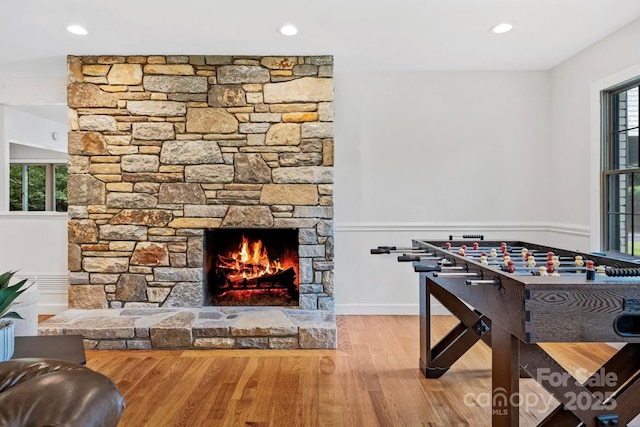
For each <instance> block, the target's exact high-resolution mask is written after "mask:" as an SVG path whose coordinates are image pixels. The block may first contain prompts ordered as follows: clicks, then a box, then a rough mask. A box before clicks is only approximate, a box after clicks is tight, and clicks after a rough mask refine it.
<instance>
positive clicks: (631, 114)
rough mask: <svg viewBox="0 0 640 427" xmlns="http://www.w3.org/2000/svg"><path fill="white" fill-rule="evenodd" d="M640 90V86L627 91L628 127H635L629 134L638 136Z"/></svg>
mask: <svg viewBox="0 0 640 427" xmlns="http://www.w3.org/2000/svg"><path fill="white" fill-rule="evenodd" d="M639 94H640V90H639V89H638V87H634V88H633V89H629V90H628V91H627V129H633V128H635V129H634V130H632V131H631V130H630V131H629V136H635V137H636V138H637V137H638V118H639V117H638V113H639V110H640V109H639V108H638V106H639V104H640V99H639V98H640V96H639Z"/></svg>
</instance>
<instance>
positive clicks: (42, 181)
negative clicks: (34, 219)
mask: <svg viewBox="0 0 640 427" xmlns="http://www.w3.org/2000/svg"><path fill="white" fill-rule="evenodd" d="M9 210H11V211H56V212H66V211H67V165H65V164H44V165H42V164H19V163H12V164H11V165H10V167H9Z"/></svg>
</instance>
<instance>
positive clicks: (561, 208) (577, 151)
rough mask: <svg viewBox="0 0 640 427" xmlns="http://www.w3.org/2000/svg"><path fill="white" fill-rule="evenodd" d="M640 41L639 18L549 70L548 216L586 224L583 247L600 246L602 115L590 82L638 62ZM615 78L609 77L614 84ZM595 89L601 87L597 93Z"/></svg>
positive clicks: (618, 73)
mask: <svg viewBox="0 0 640 427" xmlns="http://www.w3.org/2000/svg"><path fill="white" fill-rule="evenodd" d="M639 44H640V20H637V21H635V22H633V23H631V24H630V25H628V26H626V27H624V28H623V29H621V30H619V31H617V32H616V33H613V34H612V35H610V36H609V37H607V38H605V39H603V40H601V41H600V42H598V43H596V44H594V45H592V46H590V47H589V48H587V49H585V50H583V51H582V52H580V53H578V54H577V55H575V56H574V57H572V58H570V59H568V60H567V61H565V62H563V63H562V64H560V65H558V66H557V67H555V68H553V69H552V70H551V71H550V73H549V75H550V83H551V146H552V156H551V164H550V168H549V174H550V177H551V179H552V181H553V188H554V191H553V192H552V193H551V199H550V201H551V203H550V204H549V209H550V214H551V217H550V218H549V220H551V221H558V222H563V223H568V224H574V225H576V226H578V227H579V226H584V227H588V228H589V229H590V231H591V241H590V240H589V236H585V237H584V238H583V239H581V241H580V245H581V246H582V247H583V248H584V249H588V248H590V249H599V248H600V235H599V234H600V233H599V220H600V218H599V197H600V189H599V184H598V183H599V167H600V163H599V162H600V158H599V137H598V135H597V133H598V129H599V128H598V127H597V124H598V123H597V122H598V120H599V117H598V111H597V110H598V105H597V100H596V106H595V107H596V108H595V109H596V112H595V114H594V117H592V106H593V100H592V98H593V96H594V93H593V92H594V90H592V87H597V86H599V85H598V82H602V81H611V80H610V77H611V76H614V75H621V76H622V75H625V73H624V72H623V70H625V69H629V67H633V66H634V65H636V66H637V65H638V64H640V49H638V48H637V46H638V45H639ZM629 77H632V76H629ZM629 77H620V79H625V78H629ZM613 80H615V79H613ZM615 83H617V82H615V81H611V85H613V84H615ZM605 87H606V86H603V87H600V88H599V89H600V90H601V89H605ZM597 92H598V89H596V90H595V96H596V97H597ZM594 125H595V126H596V127H594ZM594 137H595V138H594ZM594 141H595V147H594Z"/></svg>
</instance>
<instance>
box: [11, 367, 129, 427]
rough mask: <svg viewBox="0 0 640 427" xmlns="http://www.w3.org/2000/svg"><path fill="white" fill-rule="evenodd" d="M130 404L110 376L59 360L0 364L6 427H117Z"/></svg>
mask: <svg viewBox="0 0 640 427" xmlns="http://www.w3.org/2000/svg"><path fill="white" fill-rule="evenodd" d="M123 411H124V398H123V397H122V394H120V391H119V390H118V388H117V387H116V385H115V384H114V383H113V381H111V380H110V379H109V378H107V377H106V376H104V375H102V374H100V373H98V372H95V371H92V370H91V369H89V368H87V367H85V366H82V365H78V364H77V363H72V362H65V361H62V360H53V359H16V360H9V361H7V362H2V363H0V426H3V427H42V426H56V427H115V426H117V425H118V421H119V420H120V417H121V416H122V413H123Z"/></svg>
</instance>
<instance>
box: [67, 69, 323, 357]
mask: <svg viewBox="0 0 640 427" xmlns="http://www.w3.org/2000/svg"><path fill="white" fill-rule="evenodd" d="M68 69H69V85H68V93H67V95H68V98H67V100H68V106H69V108H70V117H69V126H70V132H69V180H68V189H69V191H68V197H69V270H70V275H69V280H70V286H69V306H70V308H74V309H105V308H113V309H125V310H127V309H143V308H145V309H146V308H160V307H162V308H168V307H202V305H203V231H204V229H211V228H219V227H233V228H297V229H299V244H300V246H299V255H300V266H299V273H300V274H299V276H300V277H299V279H300V301H299V302H300V304H299V308H300V309H301V310H320V311H323V310H327V311H329V312H333V285H334V280H333V245H334V240H333V78H332V71H333V58H332V57H331V56H307V57H298V56H291V57H257V56H256V57H253V56H251V57H248V56H242V57H235V56H234V57H231V56H82V57H77V56H70V57H69V58H68ZM267 311H268V310H267ZM187 317H188V316H187ZM296 339H298V338H297V335H296ZM333 345H334V346H335V339H334V342H333ZM323 346H324V347H326V346H327V345H326V344H325V345H323ZM178 347H182V346H181V345H180V346H178Z"/></svg>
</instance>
